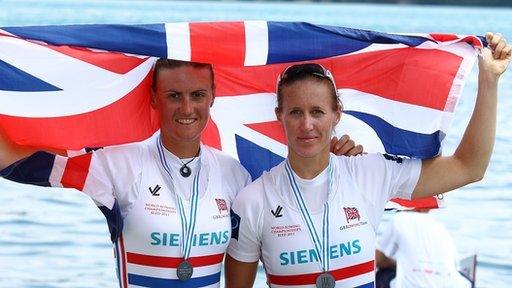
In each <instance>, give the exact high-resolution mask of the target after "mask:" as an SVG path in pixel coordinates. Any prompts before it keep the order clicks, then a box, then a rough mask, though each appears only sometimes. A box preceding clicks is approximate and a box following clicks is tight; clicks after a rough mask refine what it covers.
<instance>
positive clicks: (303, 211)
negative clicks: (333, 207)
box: [285, 159, 332, 272]
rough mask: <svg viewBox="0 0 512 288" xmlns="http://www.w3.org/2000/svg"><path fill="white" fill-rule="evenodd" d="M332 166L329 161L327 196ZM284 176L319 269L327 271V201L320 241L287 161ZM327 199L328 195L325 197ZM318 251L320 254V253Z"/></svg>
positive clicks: (330, 188) (330, 183)
mask: <svg viewBox="0 0 512 288" xmlns="http://www.w3.org/2000/svg"><path fill="white" fill-rule="evenodd" d="M331 167H332V165H331V162H330V159H329V171H328V173H329V194H330V191H331V190H332V169H331ZM285 170H286V175H287V176H288V180H289V181H290V186H291V188H292V192H293V196H294V199H295V202H296V204H297V207H298V208H299V211H300V215H301V216H302V219H303V220H304V223H306V226H307V228H308V232H309V237H310V238H311V241H312V242H313V245H314V246H315V251H316V255H318V260H319V262H320V268H321V269H322V271H323V272H327V271H329V254H328V253H329V249H328V248H329V201H326V202H325V203H324V207H323V214H322V240H320V237H319V236H318V233H317V230H316V227H315V224H314V223H313V220H312V219H311V214H310V213H309V210H308V207H307V206H306V202H305V201H304V198H303V197H302V193H301V192H300V188H299V185H298V184H297V181H296V180H295V177H294V175H293V172H292V168H291V166H290V162H289V161H288V160H287V161H286V165H285ZM327 197H328V198H327V199H329V195H328V196H327ZM320 251H321V252H322V253H320Z"/></svg>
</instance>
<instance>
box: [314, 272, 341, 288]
mask: <svg viewBox="0 0 512 288" xmlns="http://www.w3.org/2000/svg"><path fill="white" fill-rule="evenodd" d="M334 286H336V280H335V279H334V276H332V275H331V274H329V273H328V272H324V273H322V274H320V275H318V277H316V287H317V288H334Z"/></svg>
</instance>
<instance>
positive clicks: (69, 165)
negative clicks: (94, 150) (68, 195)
mask: <svg viewBox="0 0 512 288" xmlns="http://www.w3.org/2000/svg"><path fill="white" fill-rule="evenodd" d="M91 158H92V154H91V153H87V154H83V155H79V156H76V157H72V158H68V161H67V162H66V168H64V173H63V174H62V179H61V180H60V182H61V183H62V186H63V187H66V188H75V189H78V190H80V191H82V190H83V188H84V185H85V179H87V174H88V172H89V165H90V164H91Z"/></svg>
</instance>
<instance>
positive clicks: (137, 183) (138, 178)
mask: <svg viewBox="0 0 512 288" xmlns="http://www.w3.org/2000/svg"><path fill="white" fill-rule="evenodd" d="M139 149H140V154H139V155H141V156H140V158H139V160H140V170H139V171H138V173H137V174H136V175H134V179H133V181H132V183H131V185H130V186H128V187H129V188H131V187H136V189H135V191H136V193H137V195H135V199H134V200H133V202H132V203H131V205H130V207H129V209H128V210H126V211H124V213H121V216H123V214H124V217H123V220H124V219H125V218H126V217H128V215H130V212H131V211H132V209H133V206H135V203H136V202H137V201H138V200H139V195H140V192H141V191H140V189H141V181H142V178H143V173H144V168H145V165H146V162H145V161H144V159H147V158H148V157H146V156H150V157H152V156H153V155H148V154H151V150H150V148H149V147H147V146H145V147H139ZM115 199H116V201H117V202H118V203H119V198H118V197H117V195H115Z"/></svg>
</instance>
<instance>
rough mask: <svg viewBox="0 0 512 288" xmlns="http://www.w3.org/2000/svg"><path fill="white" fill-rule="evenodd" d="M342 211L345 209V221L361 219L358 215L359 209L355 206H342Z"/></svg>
mask: <svg viewBox="0 0 512 288" xmlns="http://www.w3.org/2000/svg"><path fill="white" fill-rule="evenodd" d="M343 211H345V218H347V223H350V221H351V220H357V221H359V220H361V216H360V215H359V211H358V210H357V208H356V207H343Z"/></svg>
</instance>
